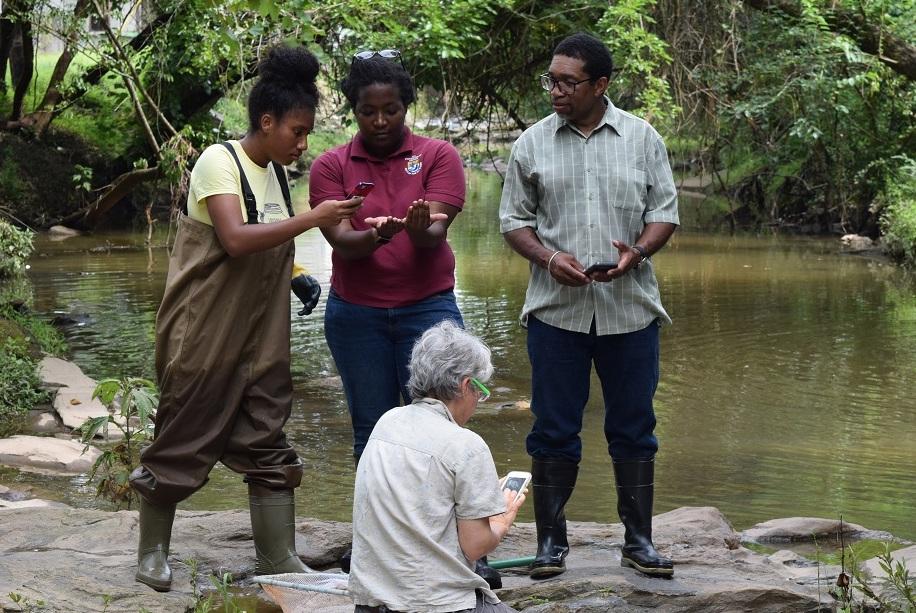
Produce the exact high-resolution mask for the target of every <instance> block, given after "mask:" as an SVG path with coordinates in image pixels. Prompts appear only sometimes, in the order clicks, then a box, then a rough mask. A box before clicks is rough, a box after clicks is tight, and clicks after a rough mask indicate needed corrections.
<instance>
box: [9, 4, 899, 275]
mask: <svg viewBox="0 0 916 613" xmlns="http://www.w3.org/2000/svg"><path fill="white" fill-rule="evenodd" d="M2 17H3V25H4V27H3V32H4V36H3V40H2V41H0V66H2V67H3V68H2V70H3V75H2V76H3V77H4V78H3V79H2V80H0V82H3V83H4V87H3V88H2V90H0V113H2V117H4V118H5V121H0V216H2V217H4V218H7V219H9V220H11V221H12V222H13V223H15V224H17V225H20V226H29V227H31V228H36V229H37V228H46V227H48V226H50V225H52V224H55V223H64V224H66V225H70V226H75V227H79V228H83V229H92V228H94V227H98V226H99V225H100V224H102V225H125V224H145V223H151V222H152V220H153V219H155V218H160V219H161V218H164V217H166V216H167V214H168V211H170V210H171V211H173V210H174V204H175V202H178V201H179V200H180V199H181V198H183V197H184V194H183V191H182V188H183V187H184V184H185V180H186V176H187V170H188V169H189V167H190V165H191V164H192V163H193V161H194V159H195V157H196V155H197V154H198V153H199V151H201V150H202V149H203V147H205V146H206V145H207V144H209V143H211V142H214V141H217V140H219V139H222V138H225V137H235V136H238V135H239V133H240V132H242V131H244V129H245V120H244V99H245V94H246V93H247V88H246V85H247V84H248V83H249V82H250V79H251V78H252V77H253V76H254V74H255V66H256V63H257V59H258V58H259V57H260V56H261V55H263V53H264V51H265V50H266V49H267V48H269V47H270V46H272V45H274V44H277V43H280V42H286V43H301V44H305V45H307V46H308V47H309V48H310V49H312V50H313V51H314V52H315V53H316V54H317V55H318V56H319V58H320V60H321V62H322V70H323V77H324V79H323V81H324V87H325V90H326V92H327V93H328V95H327V96H326V98H325V101H324V103H323V115H322V117H321V118H320V119H319V125H318V131H317V134H316V135H315V137H314V138H313V139H312V140H311V142H310V149H311V152H312V154H313V155H314V154H317V153H320V152H321V151H323V150H325V149H326V148H327V147H328V146H330V145H332V144H336V143H338V142H342V141H344V140H345V139H346V138H347V137H348V134H349V133H351V132H352V128H351V126H350V123H351V120H350V114H349V110H348V109H347V108H346V105H345V101H344V100H343V99H342V97H341V96H340V95H339V94H338V93H337V91H336V84H337V82H338V81H339V80H340V78H341V76H342V74H343V73H344V71H345V70H346V69H347V67H348V65H349V62H350V61H351V59H350V58H351V57H352V55H353V53H354V52H356V51H359V50H364V49H384V48H398V49H401V50H402V51H403V54H404V61H405V63H406V64H407V67H408V69H409V70H410V72H411V74H412V75H413V76H414V78H415V81H416V84H417V87H418V89H419V90H420V92H421V102H420V104H418V106H417V108H416V109H414V118H415V119H416V118H420V117H422V118H424V120H425V123H423V124H422V125H419V126H417V127H418V128H420V129H421V130H422V129H423V128H427V131H428V132H430V133H432V134H434V135H437V136H443V135H444V136H446V137H448V138H450V139H451V140H452V141H454V142H455V143H456V144H457V145H459V147H460V148H461V150H462V152H463V153H464V154H465V157H466V159H467V160H468V161H469V162H470V163H472V164H473V163H475V162H480V161H485V160H486V159H488V158H492V159H495V158H505V157H506V154H507V152H508V147H509V146H510V145H511V142H512V140H513V138H514V137H515V136H516V135H517V134H518V131H519V130H521V129H523V128H524V127H526V126H528V125H531V124H532V123H534V122H535V121H537V120H538V119H539V118H541V117H543V116H544V115H546V114H547V113H549V100H548V97H547V96H546V95H545V94H544V92H543V91H540V90H539V86H538V84H537V81H536V76H537V75H538V74H540V73H542V72H544V70H545V69H546V67H547V65H548V64H549V60H550V55H551V51H552V49H553V47H554V45H555V44H556V43H557V42H558V41H559V40H560V39H561V38H563V37H564V36H565V35H567V34H569V33H572V32H575V31H580V30H584V31H589V32H592V33H594V34H595V35H597V36H599V37H600V38H602V39H603V40H605V41H606V42H607V44H608V45H609V47H610V48H611V50H612V52H613V54H614V58H615V62H616V64H617V66H618V67H619V72H618V73H617V75H616V76H615V78H614V80H613V82H612V85H611V88H610V92H609V93H610V96H611V98H612V100H614V102H615V104H617V105H618V106H620V107H621V108H624V109H626V110H628V111H631V112H633V113H635V114H637V115H639V116H642V117H644V118H646V119H647V120H649V121H650V122H651V123H652V124H653V125H654V126H655V127H656V128H657V129H658V130H659V131H660V132H661V133H662V135H663V136H664V138H665V140H666V142H667V144H668V146H669V148H670V149H671V154H672V159H673V163H674V166H675V170H676V173H677V174H678V176H679V177H681V178H684V177H689V178H691V179H692V181H693V185H695V186H697V187H699V188H700V189H702V190H704V191H705V192H706V193H708V194H710V193H714V194H715V195H716V197H712V198H709V199H708V201H707V203H706V204H705V205H704V206H707V207H708V208H709V210H708V211H706V218H707V219H709V220H710V221H711V223H713V224H715V225H722V224H726V225H727V226H728V227H730V228H731V229H736V228H749V229H752V230H762V229H767V228H771V227H774V226H776V227H780V228H784V229H787V230H793V231H801V232H807V233H848V232H852V233H859V234H864V235H868V236H870V237H873V238H877V237H879V236H880V237H881V239H882V244H883V245H884V247H885V250H886V251H887V252H888V253H890V254H891V255H892V256H893V257H895V258H897V259H898V260H900V261H902V262H904V263H909V264H913V263H916V153H914V152H916V121H914V112H916V85H914V82H916V43H914V39H916V36H914V35H916V0H893V1H891V0H830V1H820V0H747V1H737V0H724V1H723V0H720V1H691V2H688V1H686V0H623V1H620V2H610V3H609V2H606V1H598V0H556V1H550V0H546V1H545V0H537V1H535V0H455V1H448V2H446V1H433V2H430V1H427V0H387V1H385V2H377V1H370V0H346V1H340V2H334V1H324V0H231V1H227V2H215V1H210V0H153V1H149V0H145V1H140V0H138V1H137V2H134V3H123V4H122V3H118V2H109V1H107V0H75V1H73V0H71V1H70V2H61V1H60V0H12V1H10V0H7V1H6V2H3V5H2ZM129 23H132V24H135V27H134V28H133V29H132V31H128V30H131V28H129V27H127V26H126V24H129ZM118 24H122V25H118ZM38 37H40V38H42V39H47V38H49V37H55V38H57V39H59V40H60V41H62V43H59V44H58V45H57V47H58V50H57V51H55V52H42V51H41V50H36V49H35V48H34V46H33V45H32V44H30V43H31V40H32V39H34V38H38ZM25 41H29V42H28V43H27V42H25ZM8 64H9V68H10V69H9V70H8V69H7V65H8ZM430 118H432V119H433V120H432V121H430ZM415 125H416V124H415Z"/></svg>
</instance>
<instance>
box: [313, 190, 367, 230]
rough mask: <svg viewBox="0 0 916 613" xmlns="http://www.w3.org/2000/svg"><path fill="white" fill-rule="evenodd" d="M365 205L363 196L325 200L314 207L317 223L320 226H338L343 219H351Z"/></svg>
mask: <svg viewBox="0 0 916 613" xmlns="http://www.w3.org/2000/svg"><path fill="white" fill-rule="evenodd" d="M362 205H363V198H362V196H356V197H354V198H348V199H347V200H325V201H324V202H322V203H321V204H319V205H318V206H316V207H315V208H313V209H312V211H311V213H312V215H314V216H315V225H316V226H317V227H319V228H327V227H329V226H336V225H337V224H339V223H340V221H341V220H342V219H350V218H351V217H353V216H354V215H356V211H358V210H359V207H361V206H362Z"/></svg>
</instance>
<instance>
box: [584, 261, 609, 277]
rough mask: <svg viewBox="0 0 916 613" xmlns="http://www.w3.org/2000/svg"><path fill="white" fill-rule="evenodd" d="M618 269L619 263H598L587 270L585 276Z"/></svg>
mask: <svg viewBox="0 0 916 613" xmlns="http://www.w3.org/2000/svg"><path fill="white" fill-rule="evenodd" d="M614 268H617V262H598V263H597V264H592V265H591V266H589V267H588V268H586V269H585V274H586V275H590V274H592V273H593V272H607V271H609V270H613V269H614Z"/></svg>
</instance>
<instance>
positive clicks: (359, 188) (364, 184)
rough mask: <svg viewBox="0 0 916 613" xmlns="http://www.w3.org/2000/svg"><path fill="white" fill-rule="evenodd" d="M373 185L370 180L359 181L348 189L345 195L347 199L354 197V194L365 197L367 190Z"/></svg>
mask: <svg viewBox="0 0 916 613" xmlns="http://www.w3.org/2000/svg"><path fill="white" fill-rule="evenodd" d="M374 187H375V183H373V182H372V181H360V182H359V183H357V184H356V187H354V188H353V189H351V190H350V193H349V194H348V195H347V199H348V200H349V199H350V198H354V197H356V196H362V197H364V198H365V197H366V196H368V195H369V192H371V191H372V189H373V188H374Z"/></svg>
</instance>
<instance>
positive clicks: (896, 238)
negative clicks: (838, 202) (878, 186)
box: [878, 158, 916, 267]
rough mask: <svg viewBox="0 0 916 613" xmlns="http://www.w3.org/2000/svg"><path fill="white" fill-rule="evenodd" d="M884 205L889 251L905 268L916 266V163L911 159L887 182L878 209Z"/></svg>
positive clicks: (883, 216)
mask: <svg viewBox="0 0 916 613" xmlns="http://www.w3.org/2000/svg"><path fill="white" fill-rule="evenodd" d="M882 204H883V213H882V216H881V230H882V232H883V234H884V237H883V242H884V248H885V250H886V251H887V252H888V253H889V254H890V255H891V256H892V257H894V258H896V259H898V260H900V261H902V262H903V263H904V264H905V265H907V266H909V267H916V160H913V159H909V158H907V159H906V161H905V164H904V166H903V167H902V168H901V171H900V172H899V173H898V174H897V175H896V176H895V177H893V178H892V179H891V180H889V181H888V182H887V186H886V189H885V192H884V193H883V194H882V195H881V197H880V198H879V200H878V206H882Z"/></svg>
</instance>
